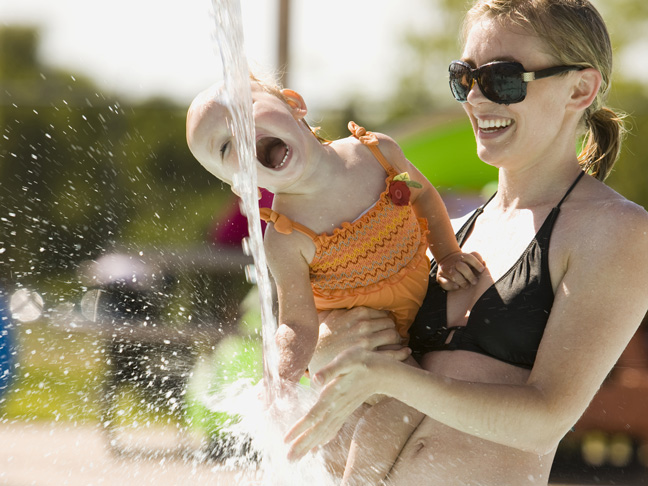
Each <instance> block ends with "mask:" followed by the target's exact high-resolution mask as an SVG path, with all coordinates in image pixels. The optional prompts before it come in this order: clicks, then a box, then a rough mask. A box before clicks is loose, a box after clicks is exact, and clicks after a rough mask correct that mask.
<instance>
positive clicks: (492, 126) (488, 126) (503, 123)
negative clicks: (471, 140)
mask: <svg viewBox="0 0 648 486" xmlns="http://www.w3.org/2000/svg"><path fill="white" fill-rule="evenodd" d="M511 123H513V120H511V119H510V118H506V119H504V118H503V119H500V120H480V119H477V126H478V127H479V128H480V129H481V130H485V131H490V132H494V131H496V130H501V129H502V128H506V127H508V126H509V125H511Z"/></svg>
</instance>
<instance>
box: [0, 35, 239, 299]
mask: <svg viewBox="0 0 648 486" xmlns="http://www.w3.org/2000/svg"><path fill="white" fill-rule="evenodd" d="M37 39H38V35H37V33H36V31H34V30H30V29H25V28H4V29H0V41H2V44H0V45H1V49H0V68H1V71H0V83H2V86H3V89H2V90H0V126H2V136H3V138H2V139H1V143H0V180H1V184H0V201H2V204H1V206H0V249H1V250H0V283H2V284H4V285H5V286H7V287H10V288H11V287H13V286H15V285H33V286H34V284H37V287H53V286H55V285H56V284H55V282H57V281H59V280H65V281H73V280H74V279H75V272H76V269H77V268H78V264H79V263H80V262H81V261H84V260H88V259H93V258H96V257H97V256H99V255H101V254H102V253H104V252H106V251H109V250H111V249H112V248H114V247H116V246H118V245H119V246H121V247H126V248H133V249H135V250H139V249H140V248H142V247H146V248H148V247H150V246H151V245H155V244H161V243H165V244H179V245H187V244H192V243H196V242H201V241H204V239H205V237H206V234H207V229H208V227H209V226H210V225H211V224H212V219H213V217H214V215H215V214H216V213H218V212H219V209H220V207H221V206H222V203H223V201H225V200H226V198H228V197H230V196H229V195H228V194H229V192H225V191H223V190H222V184H221V183H220V182H219V181H217V180H216V179H215V178H214V177H212V176H210V175H207V173H206V172H205V170H204V169H203V168H202V167H201V166H200V165H199V164H198V163H197V162H196V161H195V160H194V158H193V157H192V155H191V154H190V152H189V150H188V148H187V144H186V141H185V113H186V108H185V107H179V106H177V105H175V104H173V103H170V102H168V101H164V100H150V101H148V102H145V103H139V104H126V103H125V102H123V101H121V100H118V99H117V98H116V97H114V96H110V95H104V94H102V93H99V92H98V91H97V88H96V87H94V86H93V85H92V83H90V82H88V81H87V80H84V79H82V78H81V77H78V76H71V75H69V74H64V73H61V72H58V71H56V70H52V69H50V68H48V67H45V66H43V65H40V64H39V63H38V60H37V57H36V48H37ZM77 286H78V285H77Z"/></svg>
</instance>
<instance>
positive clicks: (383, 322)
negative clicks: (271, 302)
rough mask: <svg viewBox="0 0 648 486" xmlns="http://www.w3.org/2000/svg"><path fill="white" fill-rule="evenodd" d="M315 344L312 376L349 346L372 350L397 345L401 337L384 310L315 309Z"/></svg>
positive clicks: (398, 345) (363, 308) (365, 308)
mask: <svg viewBox="0 0 648 486" xmlns="http://www.w3.org/2000/svg"><path fill="white" fill-rule="evenodd" d="M319 320H320V328H319V340H318V342H317V348H316V349H315V354H314V355H313V357H312V359H311V362H310V365H309V371H310V374H311V376H313V375H314V374H315V373H317V371H318V370H319V369H321V368H323V367H324V366H325V365H327V364H328V363H330V362H331V361H333V360H334V359H335V358H336V357H337V356H338V355H339V354H341V353H343V352H344V351H346V350H347V349H349V348H351V347H359V348H361V349H364V350H368V351H373V350H375V349H379V348H381V347H383V346H389V347H398V348H400V346H401V337H400V335H399V334H398V331H396V326H395V324H394V321H392V320H391V319H390V318H389V317H388V316H387V313H386V312H385V311H379V310H375V309H369V308H367V307H355V308H353V309H348V310H334V311H330V312H320V313H319Z"/></svg>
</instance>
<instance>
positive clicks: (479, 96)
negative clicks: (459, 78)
mask: <svg viewBox="0 0 648 486" xmlns="http://www.w3.org/2000/svg"><path fill="white" fill-rule="evenodd" d="M466 101H467V102H468V103H470V104H471V105H475V104H477V103H484V102H485V101H488V98H486V97H485V96H484V93H482V90H481V88H480V87H479V83H478V82H477V81H476V80H475V79H473V80H472V86H471V87H470V90H469V91H468V96H466Z"/></svg>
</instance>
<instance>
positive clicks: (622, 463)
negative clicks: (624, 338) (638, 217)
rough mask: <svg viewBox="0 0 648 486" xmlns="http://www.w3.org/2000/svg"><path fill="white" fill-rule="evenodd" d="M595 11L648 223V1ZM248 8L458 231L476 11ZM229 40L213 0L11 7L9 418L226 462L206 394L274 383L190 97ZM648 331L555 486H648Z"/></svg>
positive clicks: (4, 99)
mask: <svg viewBox="0 0 648 486" xmlns="http://www.w3.org/2000/svg"><path fill="white" fill-rule="evenodd" d="M593 3H594V4H595V5H596V6H597V7H598V8H599V9H600V10H601V12H602V14H603V16H604V18H606V20H607V22H608V26H609V28H610V33H611V36H612V40H613V44H614V47H615V55H616V61H617V64H616V70H615V77H614V83H613V91H612V94H611V97H610V101H609V104H610V105H611V106H613V107H615V108H619V109H621V110H623V111H625V112H627V113H628V114H629V118H628V121H629V123H630V127H631V133H630V135H629V136H628V138H627V141H626V145H625V148H624V151H623V154H622V156H621V159H620V161H619V162H618V165H617V168H616V169H615V171H614V172H613V173H612V175H611V176H610V178H609V180H608V183H609V184H610V185H611V186H612V187H613V188H614V189H616V190H617V191H619V192H620V193H621V194H623V195H624V196H626V197H627V198H629V199H631V200H633V201H635V202H636V203H638V204H640V205H642V206H644V207H646V206H648V191H647V190H646V187H647V186H648V171H647V170H646V166H645V161H646V160H648V138H647V137H645V136H643V134H644V133H646V130H648V126H647V125H648V54H646V52H648V30H647V29H646V27H647V26H648V4H647V3H646V2H644V1H643V0H598V1H597V0H595V1H594V2H593ZM242 10H243V12H242V13H243V22H244V30H245V40H246V54H247V57H248V61H249V63H250V66H251V68H252V70H253V71H255V72H256V73H258V74H260V75H264V76H267V75H269V74H271V75H275V77H276V78H277V79H279V80H280V81H281V82H282V83H283V84H284V85H285V86H287V87H291V88H293V89H296V90H297V91H299V92H300V93H302V95H303V96H304V98H305V99H306V102H307V104H308V105H309V108H310V111H309V117H308V119H309V121H310V122H311V123H312V124H314V125H316V126H321V127H322V132H323V135H324V136H326V137H328V138H338V137H342V136H346V134H347V132H346V123H347V121H348V120H350V119H353V120H355V121H356V122H357V123H359V124H360V125H363V126H366V127H367V128H369V129H371V130H375V131H382V132H385V133H388V134H390V135H392V136H393V137H394V138H396V139H397V140H398V141H399V142H400V143H401V145H402V147H403V150H404V151H405V154H406V155H407V156H408V157H409V159H410V160H412V161H413V162H414V163H415V164H416V165H417V166H418V167H419V168H420V169H421V170H422V172H423V173H424V174H425V175H426V176H427V177H428V178H429V179H430V180H431V181H432V183H433V184H434V185H435V186H436V187H437V188H438V189H439V191H440V192H441V194H442V195H443V197H444V199H445V201H446V203H447V205H448V208H449V211H450V213H451V215H452V216H454V217H457V216H460V215H463V214H465V213H467V212H469V211H470V210H472V209H474V208H475V207H476V206H477V205H478V204H480V203H481V202H482V200H483V197H484V196H485V195H490V194H491V193H492V191H493V190H494V186H493V184H494V182H495V180H496V176H497V174H496V171H494V170H493V169H492V168H490V167H488V166H486V165H485V164H483V163H481V162H479V160H478V159H477V158H476V155H475V143H474V139H473V135H472V129H471V127H470V125H469V124H468V123H467V121H466V120H464V116H463V112H462V110H461V107H460V106H459V104H457V103H456V102H455V101H454V100H453V99H452V97H451V95H450V92H449V89H448V87H447V79H446V72H447V65H448V63H449V61H451V60H453V59H455V58H457V57H459V56H460V49H459V45H458V40H457V33H458V28H459V23H460V19H461V17H462V14H463V2H454V1H451V0H408V2H407V8H405V7H403V4H402V2H390V1H388V0H375V1H373V2H371V4H370V5H368V4H367V3H366V2H347V1H343V0H331V1H327V2H291V1H289V0H273V1H269V0H242ZM213 25H214V22H213V18H212V15H211V14H210V2H208V1H207V0H204V1H203V0H201V1H198V0H191V1H189V2H186V1H184V2H180V1H177V0H164V1H161V0H158V1H153V0H138V1H137V2H133V1H129V0H114V1H113V2H110V3H109V4H105V3H98V2H87V1H84V0H58V1H57V2H50V1H47V0H3V1H2V3H0V129H1V131H2V139H0V297H1V300H0V317H1V320H0V323H1V325H0V331H1V332H0V339H1V340H0V371H1V372H0V379H1V380H2V381H0V422H1V423H4V424H7V423H10V424H22V423H30V422H34V421H39V422H40V421H42V422H48V421H50V422H64V423H75V424H76V423H81V424H89V425H93V426H94V425H101V428H103V429H105V431H106V434H107V435H106V437H107V440H106V443H107V446H109V447H112V448H113V449H114V450H115V451H116V452H120V451H121V452H123V450H124V449H127V446H125V445H124V443H125V442H127V441H126V439H124V437H125V435H124V434H123V433H122V435H121V436H119V437H117V435H116V434H117V433H118V431H119V430H118V429H119V427H122V428H124V427H130V426H133V424H139V425H141V424H143V423H145V424H149V425H150V424H163V425H165V426H169V425H170V426H172V427H175V428H176V429H178V430H180V431H185V430H186V429H187V428H191V429H195V430H198V432H199V434H201V435H202V436H203V438H204V437H207V439H206V440H207V443H208V447H207V448H208V450H209V451H211V453H212V455H216V456H218V454H219V453H220V452H219V449H218V445H217V444H218V443H219V437H220V436H219V435H218V430H219V427H220V424H221V421H222V417H220V416H217V417H214V416H213V414H212V413H211V412H210V411H209V410H207V409H206V407H205V406H204V405H202V404H201V400H200V399H199V398H197V397H196V395H200V392H196V391H194V392H192V391H191V390H192V386H193V387H194V390H195V389H201V387H202V388H205V389H206V388H209V386H211V385H209V383H212V382H213V381H218V380H222V379H224V378H223V370H228V369H230V370H231V369H232V368H231V367H232V366H234V368H236V372H234V371H231V373H230V375H236V376H239V374H240V373H243V374H247V375H249V376H251V377H253V376H258V370H259V359H260V358H259V353H260V351H259V346H258V341H259V338H258V325H259V323H258V315H257V313H256V311H255V310H254V307H255V306H254V299H253V298H250V297H249V292H250V291H253V289H254V286H253V282H252V283H251V282H249V281H248V279H246V276H245V268H246V266H247V265H249V263H250V259H249V257H247V256H246V255H245V254H244V253H243V252H242V250H241V246H240V243H241V238H243V237H244V236H245V228H244V227H242V226H241V221H240V214H238V212H237V202H236V200H235V199H234V197H233V196H232V195H231V192H230V191H229V188H227V187H224V186H223V185H222V184H221V183H220V182H219V181H218V180H216V179H215V178H213V177H212V176H211V175H209V174H208V173H207V172H206V171H204V169H202V167H201V166H200V165H199V164H198V163H197V162H196V161H195V160H194V159H193V157H192V156H191V154H190V153H189V151H188V149H187V146H186V142H185V132H184V123H185V113H186V109H187V107H188V105H189V103H190V102H191V99H192V98H193V96H195V94H197V93H198V92H199V91H201V90H203V89H204V88H205V87H207V86H209V85H210V84H212V83H214V82H216V81H218V80H219V79H221V69H222V67H221V66H220V64H219V58H218V55H217V54H216V52H217V46H215V45H214V44H213V41H212V33H213V28H214V27H213ZM246 296H248V298H247V301H246V300H245V298H246ZM243 302H246V303H245V304H242V303H243ZM645 329H646V324H645V323H644V325H643V326H642V328H641V329H640V331H639V333H638V334H637V336H635V340H633V342H632V343H631V346H630V347H629V349H628V352H627V353H626V354H625V355H624V357H623V358H622V360H621V361H620V363H619V366H617V368H615V370H614V371H613V373H612V374H611V375H610V377H609V379H608V382H606V384H605V385H604V387H603V389H602V390H601V393H600V394H599V396H598V397H597V399H595V401H594V402H593V404H592V406H591V407H590V410H589V411H588V413H587V414H586V416H585V417H584V418H583V421H582V422H581V423H580V424H579V426H577V427H576V428H575V430H574V432H573V433H572V434H570V435H569V436H568V437H567V438H566V439H565V441H564V445H563V447H562V449H561V454H560V455H559V460H558V461H557V466H556V469H555V472H554V475H555V478H556V481H558V480H560V481H566V482H567V481H572V480H573V481H581V482H582V481H587V480H589V479H588V478H597V480H598V481H599V483H600V481H604V480H608V481H612V482H610V483H609V484H624V483H623V481H627V484H630V483H631V482H632V484H646V483H642V482H640V481H641V480H638V479H637V478H638V477H642V478H645V477H646V476H647V475H648V474H646V470H647V469H648V420H647V419H646V417H645V416H644V415H645V410H646V409H647V407H648V338H647V337H646V330H645ZM219 353H220V354H219ZM215 355H216V357H214V356H215ZM153 362H155V363H156V364H155V365H154V364H153ZM159 363H162V364H161V365H160V364H159ZM232 363H234V364H232ZM241 363H245V366H243V368H245V370H244V371H241V370H239V368H241V366H240V364H241ZM237 366H238V368H237ZM219 373H220V374H219ZM198 375H200V379H197V378H196V376H198ZM216 375H218V379H216V378H214V377H215V376H216ZM225 375H227V373H225ZM230 378H231V376H230ZM205 380H206V381H205ZM196 383H200V384H199V385H198V384H196ZM205 383H207V385H205ZM134 384H135V385H136V386H132V385H134ZM214 386H217V385H214ZM142 389H147V390H149V391H150V390H151V389H152V390H154V393H149V392H146V393H144V394H142V393H141V392H142ZM192 393H193V395H192ZM188 394H189V397H188ZM118 425H119V427H117V426H118ZM133 428H134V427H133ZM1 434H2V430H1V429H0V435H1ZM116 437H117V438H116ZM210 447H211V448H210ZM214 450H216V452H214ZM1 478H2V476H1V475H0V479H1ZM605 478H608V479H605ZM610 478H611V479H610ZM592 480H593V479H592ZM614 481H616V482H614Z"/></svg>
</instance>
